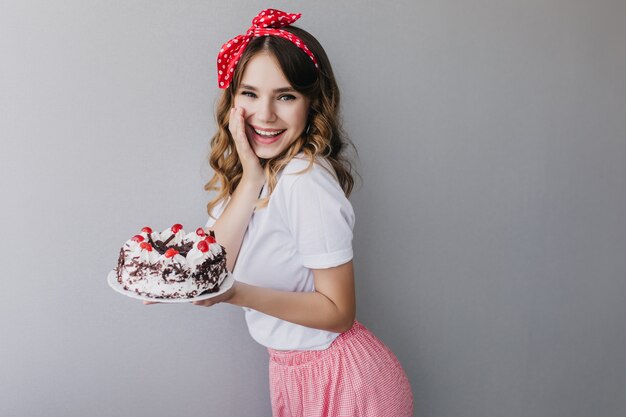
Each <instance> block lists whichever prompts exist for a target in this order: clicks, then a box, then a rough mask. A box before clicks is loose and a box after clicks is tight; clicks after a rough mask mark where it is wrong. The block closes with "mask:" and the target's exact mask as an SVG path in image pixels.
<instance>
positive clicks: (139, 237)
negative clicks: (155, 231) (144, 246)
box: [131, 235, 146, 243]
mask: <svg viewBox="0 0 626 417" xmlns="http://www.w3.org/2000/svg"><path fill="white" fill-rule="evenodd" d="M131 240H132V241H133V242H137V243H141V242H143V241H144V240H146V239H144V238H143V236H141V235H135V236H133V237H132V239H131Z"/></svg>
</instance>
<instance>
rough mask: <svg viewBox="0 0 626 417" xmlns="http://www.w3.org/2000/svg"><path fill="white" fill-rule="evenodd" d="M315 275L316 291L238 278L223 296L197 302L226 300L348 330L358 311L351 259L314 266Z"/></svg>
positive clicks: (305, 322) (315, 325)
mask: <svg viewBox="0 0 626 417" xmlns="http://www.w3.org/2000/svg"><path fill="white" fill-rule="evenodd" d="M313 277H314V281H315V291H313V292H290V291H278V290H272V289H269V288H262V287H257V286H254V285H248V284H244V283H242V282H238V281H236V282H235V284H234V285H233V288H231V290H229V291H227V292H226V293H225V294H224V295H223V296H221V297H216V298H210V299H208V300H204V301H197V302H194V304H196V305H203V306H207V307H209V306H211V305H213V304H216V303H219V302H227V303H230V304H234V305H237V306H240V307H248V308H251V309H254V310H256V311H260V312H261V313H265V314H268V315H270V316H274V317H277V318H279V319H282V320H286V321H289V322H291V323H296V324H300V325H302V326H306V327H312V328H314V329H321V330H327V331H330V332H337V333H341V332H344V331H346V330H349V329H350V328H351V327H352V324H353V323H354V318H355V315H356V301H355V289H354V270H353V266H352V261H350V262H348V263H345V264H343V265H340V266H337V267H334V268H327V269H314V270H313Z"/></svg>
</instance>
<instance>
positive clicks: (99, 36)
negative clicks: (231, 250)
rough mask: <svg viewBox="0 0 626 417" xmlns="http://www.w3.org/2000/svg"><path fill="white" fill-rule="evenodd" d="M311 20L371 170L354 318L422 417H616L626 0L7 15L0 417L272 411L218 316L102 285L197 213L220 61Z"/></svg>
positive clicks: (12, 10)
mask: <svg viewBox="0 0 626 417" xmlns="http://www.w3.org/2000/svg"><path fill="white" fill-rule="evenodd" d="M265 7H278V8H284V9H285V10H287V11H300V12H302V13H303V14H304V16H303V18H302V20H301V23H300V25H301V26H302V27H303V28H306V29H309V30H310V31H311V32H312V33H314V34H316V35H317V37H318V38H319V40H320V41H321V42H322V44H323V45H325V47H326V49H327V52H328V54H329V56H330V58H331V61H332V62H333V64H334V67H335V71H336V74H337V77H338V80H339V83H340V86H341V88H342V91H343V97H344V117H345V125H346V128H347V130H348V131H349V133H350V134H351V136H352V138H353V140H354V142H355V143H356V145H357V147H358V149H359V153H360V160H361V163H360V171H361V174H362V177H363V185H362V187H361V188H359V189H358V190H357V191H356V192H355V193H354V195H353V198H352V201H353V203H354V206H355V211H356V214H357V226H356V240H355V247H356V269H357V280H358V283H357V295H358V317H359V318H360V320H361V321H362V322H364V323H365V324H366V325H367V326H368V327H370V328H371V329H372V330H373V331H374V332H375V333H376V334H377V335H378V336H379V337H380V338H381V339H383V340H384V341H385V342H386V343H387V344H388V345H389V346H390V347H391V348H392V349H393V350H394V351H395V352H396V353H397V355H398V357H399V358H400V360H401V362H402V363H403V364H404V366H405V367H406V370H407V372H408V374H409V377H410V380H411V383H412V386H413V390H414V394H415V401H416V415H418V416H432V417H459V416H462V417H473V416H475V417H502V416H506V417H518V416H519V417H521V416H524V417H528V416H536V417H540V416H541V417H542V416H547V417H548V416H549V417H560V416H563V417H578V416H580V417H588V416H603V417H613V416H615V417H617V416H623V415H625V414H626V396H625V394H624V392H626V391H625V388H626V354H625V352H626V329H625V326H624V325H625V323H626V320H625V319H626V303H625V302H624V298H625V297H626V280H625V279H624V277H625V276H626V256H624V255H625V254H626V222H625V220H624V217H623V216H624V213H625V212H626V189H625V187H624V185H623V184H624V180H626V163H625V162H626V121H625V120H626V117H624V116H625V115H626V114H625V109H626V25H624V22H625V21H626V3H624V2H623V1H621V0H620V1H617V0H616V1H609V0H601V1H580V0H576V1H557V0H554V1H547V2H546V1H523V0H510V1H502V2H492V1H481V0H479V1H473V2H460V1H449V0H447V1H446V0H444V1H422V2H413V1H408V0H404V1H396V2H384V1H382V0H377V1H355V0H352V1H341V2H334V1H317V2H307V3H306V4H296V3H295V2H280V1H278V2H274V3H273V4H272V5H271V6H270V5H268V4H267V3H265V2H260V1H245V2H244V1H238V2H231V3H229V2H224V1H221V2H217V1H213V2H209V1H185V2H177V1H156V2H155V1H120V2H111V1H76V0H73V1H57V2H49V1H33V2H21V1H17V0H16V1H8V2H7V1H5V2H2V4H1V5H0V63H1V65H0V122H1V126H0V129H1V130H0V135H1V150H0V152H1V156H0V162H1V167H0V187H1V188H0V193H1V195H2V204H1V205H0V207H1V210H2V216H0V219H1V220H0V221H1V223H0V230H1V233H2V238H1V239H0V256H1V257H2V285H3V287H2V291H1V292H0V332H1V336H0V337H1V341H0V415H2V416H21V417H30V416H63V417H70V416H87V415H88V416H172V415H182V416H191V415H207V416H227V415H233V416H267V415H269V413H270V411H269V399H268V392H267V390H268V383H267V354H266V352H265V350H264V349H263V348H262V347H260V346H258V345H256V344H255V342H253V341H252V339H251V338H250V337H249V336H248V334H247V330H246V328H245V324H244V320H243V315H242V312H241V311H240V310H239V309H237V308H235V307H232V306H228V305H220V306H216V307H214V308H213V309H203V308H199V307H195V306H190V305H184V306H180V305H178V306H162V305H161V306H159V305H157V306H143V305H141V304H140V303H138V302H135V301H133V300H131V299H127V298H125V297H122V296H120V295H118V294H116V293H114V292H113V291H112V290H110V289H109V288H108V287H107V286H106V284H105V276H106V274H107V272H108V271H109V270H110V269H111V268H112V267H113V266H114V265H115V260H116V257H117V251H118V248H119V246H120V245H121V243H122V242H123V241H124V240H125V239H126V238H127V237H128V236H129V235H130V234H131V233H133V231H134V230H136V229H137V228H138V227H140V226H143V225H145V224H149V225H152V226H153V227H155V228H165V227H168V226H169V225H171V224H172V223H174V222H180V223H183V224H184V225H187V227H189V228H191V227H196V226H199V225H202V224H203V223H204V222H205V220H206V214H205V211H204V206H205V204H206V201H207V195H205V193H204V191H203V190H202V185H203V184H204V182H205V181H206V180H207V179H208V178H209V175H210V172H209V170H208V168H207V164H206V163H205V160H204V158H205V156H206V154H207V151H208V139H209V138H210V136H211V134H212V132H213V129H214V121H213V115H212V112H213V106H214V102H215V98H216V97H217V94H218V90H217V88H216V87H215V85H216V76H215V59H216V58H215V53H216V51H217V50H218V49H219V47H220V46H221V44H222V42H224V41H225V40H226V39H228V38H229V37H231V36H234V35H236V34H238V33H241V32H243V31H244V30H245V29H246V28H247V26H248V24H249V22H250V20H251V18H252V17H253V16H254V14H256V13H257V12H258V11H259V10H261V9H262V8H265Z"/></svg>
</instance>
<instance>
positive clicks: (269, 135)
mask: <svg viewBox="0 0 626 417" xmlns="http://www.w3.org/2000/svg"><path fill="white" fill-rule="evenodd" d="M286 131H287V129H282V130H262V129H255V128H254V127H252V126H250V133H251V134H252V137H253V139H254V140H255V142H258V143H260V144H262V145H270V144H272V143H274V142H276V141H278V139H280V138H281V137H282V135H283V133H285V132H286Z"/></svg>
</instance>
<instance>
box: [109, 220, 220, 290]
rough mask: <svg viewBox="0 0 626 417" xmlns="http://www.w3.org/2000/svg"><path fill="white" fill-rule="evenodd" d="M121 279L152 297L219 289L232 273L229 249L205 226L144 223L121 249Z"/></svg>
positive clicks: (124, 284)
mask: <svg viewBox="0 0 626 417" xmlns="http://www.w3.org/2000/svg"><path fill="white" fill-rule="evenodd" d="M115 272H116V275H117V282H118V283H119V284H120V285H121V286H122V287H123V288H124V290H126V291H132V292H135V293H137V294H139V295H144V296H148V297H152V298H192V297H196V296H199V295H201V294H205V293H212V292H216V291H218V290H219V287H220V284H221V283H222V281H223V280H224V279H225V278H226V276H227V275H228V271H227V269H226V251H225V250H224V248H223V247H222V246H221V245H220V244H219V243H217V242H216V241H215V234H214V233H213V231H210V232H209V233H208V234H207V233H206V232H205V231H204V229H203V228H201V227H200V228H198V229H197V230H196V231H195V232H192V233H189V234H185V231H184V230H183V226H182V225H181V224H175V225H173V226H172V227H170V228H169V229H166V230H164V231H163V232H161V233H159V232H153V231H152V229H151V228H149V227H144V228H143V229H141V232H140V233H139V234H137V235H135V236H133V237H132V238H131V239H129V240H128V241H126V242H125V243H124V245H123V246H122V248H121V250H120V255H119V258H118V263H117V267H116V268H115Z"/></svg>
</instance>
